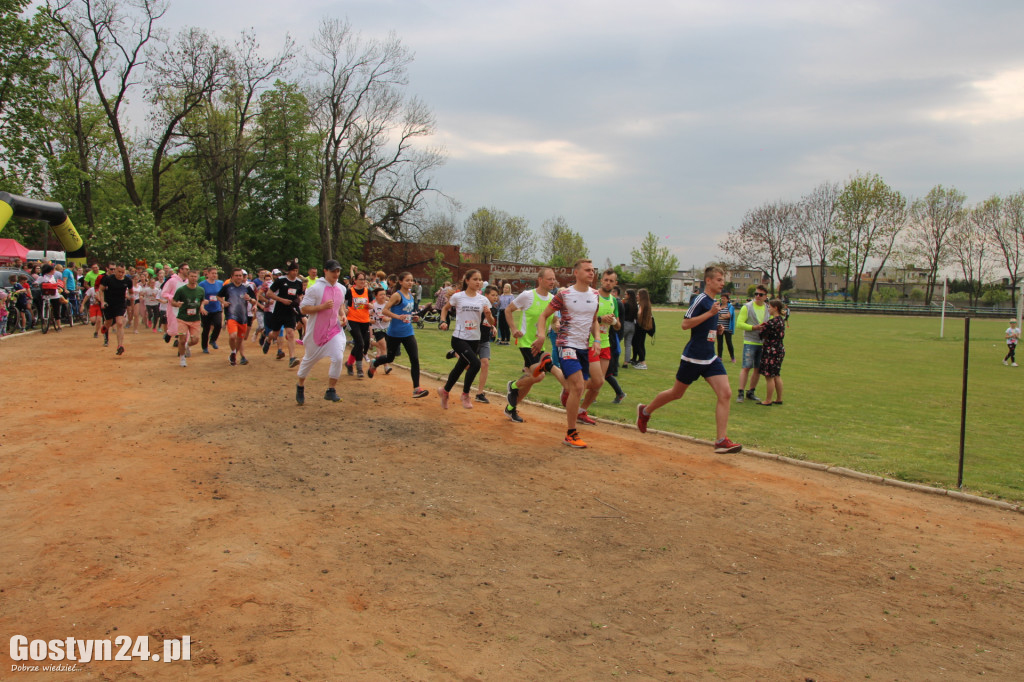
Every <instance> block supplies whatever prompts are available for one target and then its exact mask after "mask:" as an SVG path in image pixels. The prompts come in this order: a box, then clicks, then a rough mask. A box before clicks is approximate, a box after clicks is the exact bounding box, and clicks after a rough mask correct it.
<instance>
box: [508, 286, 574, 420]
mask: <svg viewBox="0 0 1024 682" xmlns="http://www.w3.org/2000/svg"><path fill="white" fill-rule="evenodd" d="M556 286H558V280H557V279H556V278H555V271H554V270H553V269H551V268H541V269H540V272H538V273H537V288H536V289H528V290H526V291H524V292H523V293H521V294H519V295H518V296H516V297H515V299H513V300H512V302H511V303H510V304H508V306H507V307H506V308H505V319H506V320H507V321H508V326H509V329H514V330H515V331H514V332H512V337H513V338H514V339H515V344H516V346H518V347H519V352H520V353H522V355H523V374H522V376H520V377H519V378H518V379H513V380H512V381H510V382H508V384H506V386H505V389H506V395H505V398H506V400H507V401H508V405H506V406H505V416H506V417H508V418H509V419H511V420H512V421H514V422H522V421H523V418H522V417H520V416H519V410H518V405H519V401H521V400H523V399H525V398H526V396H527V395H529V393H530V389H531V388H533V386H535V385H536V384H539V383H540V382H542V381H544V372H551V374H552V375H554V377H555V378H556V379H558V382H559V383H560V384H562V386H563V387H564V386H565V377H564V376H563V375H562V370H560V369H559V368H558V367H555V366H554V363H553V362H552V361H551V355H550V354H548V353H544V352H541V353H534V352H533V349H532V348H531V346H532V345H533V342H534V340H536V338H537V319H538V318H539V317H540V315H541V313H543V312H544V309H545V308H547V306H548V303H550V302H551V298H552V296H553V294H552V293H551V290H552V289H553V288H555V287H556ZM517 310H518V311H522V312H521V317H520V320H519V325H518V326H517V325H516V323H515V318H514V317H513V313H515V312H516V311H517Z"/></svg>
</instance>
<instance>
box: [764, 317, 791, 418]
mask: <svg viewBox="0 0 1024 682" xmlns="http://www.w3.org/2000/svg"><path fill="white" fill-rule="evenodd" d="M785 312H786V304H785V303H783V302H782V301H780V300H779V299H777V298H773V299H772V300H771V301H769V302H768V313H769V314H770V315H771V318H769V320H768V322H766V323H765V326H764V329H762V330H761V341H762V342H763V343H764V346H763V347H762V350H761V368H760V370H761V376H763V377H764V378H765V383H766V384H767V385H768V389H767V390H768V392H767V393H766V394H765V399H764V401H763V402H760V403H758V404H759V405H764V406H766V407H768V406H771V405H781V404H782V377H781V376H780V375H781V373H782V359H783V358H784V357H786V347H785V346H783V345H782V339H783V338H784V337H785V336H786V318H785ZM773 392H774V393H775V398H776V400H775V401H774V402H772V393H773Z"/></svg>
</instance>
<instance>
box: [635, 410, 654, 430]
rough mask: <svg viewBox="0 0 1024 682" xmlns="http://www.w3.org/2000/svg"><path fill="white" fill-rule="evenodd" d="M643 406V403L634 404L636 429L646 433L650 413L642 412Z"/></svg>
mask: <svg viewBox="0 0 1024 682" xmlns="http://www.w3.org/2000/svg"><path fill="white" fill-rule="evenodd" d="M645 407H647V406H646V405H644V404H643V403H640V404H639V405H637V406H636V430H637V431H639V432H640V433H647V422H649V421H650V420H651V415H649V414H644V408H645Z"/></svg>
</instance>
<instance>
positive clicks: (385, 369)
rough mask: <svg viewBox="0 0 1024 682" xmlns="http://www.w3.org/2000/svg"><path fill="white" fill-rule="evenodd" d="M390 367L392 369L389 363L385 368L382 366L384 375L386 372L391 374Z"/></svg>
mask: <svg viewBox="0 0 1024 682" xmlns="http://www.w3.org/2000/svg"><path fill="white" fill-rule="evenodd" d="M392 369H393V368H392V367H391V365H388V366H387V367H385V368H384V374H385V375H387V374H391V370H392Z"/></svg>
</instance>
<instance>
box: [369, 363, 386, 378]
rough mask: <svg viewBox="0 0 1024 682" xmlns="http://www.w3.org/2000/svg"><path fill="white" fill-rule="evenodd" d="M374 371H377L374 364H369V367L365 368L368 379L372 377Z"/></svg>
mask: <svg viewBox="0 0 1024 682" xmlns="http://www.w3.org/2000/svg"><path fill="white" fill-rule="evenodd" d="M376 373H377V367H376V365H370V367H369V368H368V369H367V370H366V376H367V377H369V378H370V379H372V378H373V375H374V374H376ZM385 373H386V372H385Z"/></svg>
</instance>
